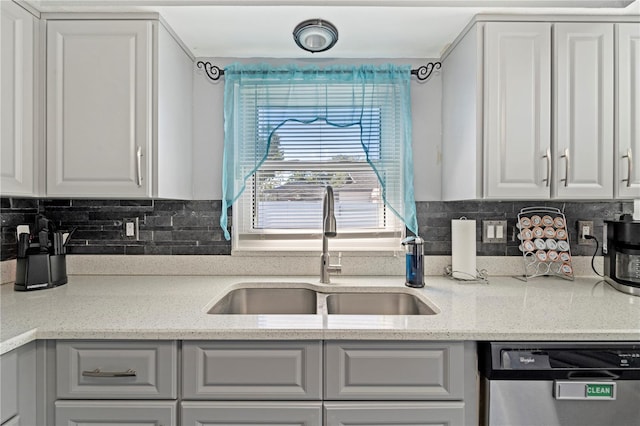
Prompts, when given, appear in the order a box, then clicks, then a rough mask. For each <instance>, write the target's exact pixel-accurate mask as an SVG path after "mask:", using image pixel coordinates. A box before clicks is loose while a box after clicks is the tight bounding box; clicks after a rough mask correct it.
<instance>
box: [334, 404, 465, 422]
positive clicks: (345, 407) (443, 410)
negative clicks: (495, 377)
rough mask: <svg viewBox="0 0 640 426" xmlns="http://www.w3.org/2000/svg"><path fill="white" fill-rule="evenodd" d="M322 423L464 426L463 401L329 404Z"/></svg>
mask: <svg viewBox="0 0 640 426" xmlns="http://www.w3.org/2000/svg"><path fill="white" fill-rule="evenodd" d="M324 418H325V424H326V425H331V426H357V425H362V426H369V425H374V424H375V425H382V424H384V425H389V426H391V425H398V426H406V425H408V424H412V425H414V424H415V425H418V424H419V425H427V424H428V425H442V426H463V425H464V403H463V402H445V401H443V402H328V403H326V404H324Z"/></svg>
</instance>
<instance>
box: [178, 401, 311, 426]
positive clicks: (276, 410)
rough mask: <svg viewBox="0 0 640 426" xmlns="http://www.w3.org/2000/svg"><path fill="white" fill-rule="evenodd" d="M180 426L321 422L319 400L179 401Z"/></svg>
mask: <svg viewBox="0 0 640 426" xmlns="http://www.w3.org/2000/svg"><path fill="white" fill-rule="evenodd" d="M180 424H181V425H182V426H205V425H225V426H226V425H231V424H233V425H252V426H254V425H255V426H258V425H260V426H263V425H264V426H282V425H287V426H321V425H322V402H320V401H317V402H300V401H288V402H280V401H269V402H258V401H223V402H222V401H218V402H213V401H207V402H204V401H194V402H183V403H182V410H181V423H180Z"/></svg>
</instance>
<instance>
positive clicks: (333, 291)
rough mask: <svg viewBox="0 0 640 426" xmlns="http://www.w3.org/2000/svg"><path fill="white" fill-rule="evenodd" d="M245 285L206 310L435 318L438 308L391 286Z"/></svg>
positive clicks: (215, 311) (249, 313)
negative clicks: (431, 316) (427, 316)
mask: <svg viewBox="0 0 640 426" xmlns="http://www.w3.org/2000/svg"><path fill="white" fill-rule="evenodd" d="M287 285H288V286H287V287H283V284H278V283H261V284H256V283H245V284H240V285H239V286H238V287H236V288H234V289H232V290H230V291H229V292H228V293H227V294H225V295H224V296H223V297H222V298H221V299H220V300H218V301H217V302H215V304H214V305H213V306H212V307H211V308H210V309H209V310H208V311H207V313H209V314H224V315H233V314H240V315H265V314H266V315H268V314H275V315H287V314H290V315H316V314H325V313H326V314H328V315H332V314H333V315H435V314H437V313H439V309H438V308H437V307H436V306H435V305H434V304H433V303H431V302H430V301H429V300H428V299H426V298H424V297H423V296H422V295H421V294H419V293H418V292H417V291H416V292H414V291H412V290H411V289H408V288H407V289H398V288H393V287H351V288H345V287H337V286H335V287H321V286H317V287H315V286H313V285H312V284H301V286H304V287H301V286H298V287H296V286H292V284H291V283H287Z"/></svg>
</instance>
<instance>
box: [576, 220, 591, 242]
mask: <svg viewBox="0 0 640 426" xmlns="http://www.w3.org/2000/svg"><path fill="white" fill-rule="evenodd" d="M577 225H578V245H589V244H592V242H591V240H588V239H586V238H584V236H585V235H593V221H592V220H579V221H578V224H577Z"/></svg>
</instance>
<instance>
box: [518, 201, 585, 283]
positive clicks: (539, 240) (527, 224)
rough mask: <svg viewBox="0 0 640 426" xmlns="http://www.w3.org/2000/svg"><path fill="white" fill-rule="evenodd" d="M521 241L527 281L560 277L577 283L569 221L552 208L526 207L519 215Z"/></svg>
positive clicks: (520, 247) (519, 236) (519, 237)
mask: <svg viewBox="0 0 640 426" xmlns="http://www.w3.org/2000/svg"><path fill="white" fill-rule="evenodd" d="M516 227H517V229H518V233H517V238H518V239H519V240H520V245H519V247H518V248H519V249H520V251H521V252H522V256H523V258H524V278H525V279H529V278H534V277H540V276H559V277H562V278H564V279H567V280H573V279H574V275H573V266H572V264H571V244H570V243H569V231H568V229H567V219H566V218H565V216H564V214H563V213H562V212H561V211H560V210H559V209H556V208H552V207H526V208H524V209H522V210H520V213H518V222H517V223H516Z"/></svg>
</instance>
